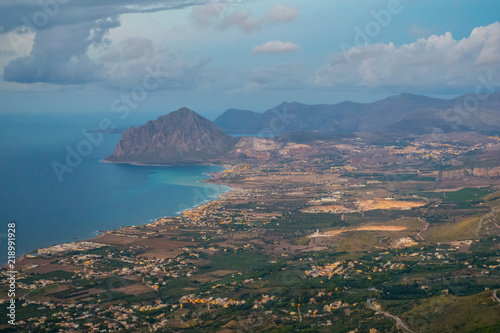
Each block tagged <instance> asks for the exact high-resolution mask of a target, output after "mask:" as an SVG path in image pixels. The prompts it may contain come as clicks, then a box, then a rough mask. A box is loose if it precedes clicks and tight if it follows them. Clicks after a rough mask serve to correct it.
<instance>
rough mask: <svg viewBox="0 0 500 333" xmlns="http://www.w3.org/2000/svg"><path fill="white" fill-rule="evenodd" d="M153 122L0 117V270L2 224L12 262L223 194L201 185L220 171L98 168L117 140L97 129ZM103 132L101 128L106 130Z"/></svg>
mask: <svg viewBox="0 0 500 333" xmlns="http://www.w3.org/2000/svg"><path fill="white" fill-rule="evenodd" d="M159 115H161V114H139V115H135V116H129V117H127V118H126V119H119V118H118V117H117V116H116V115H113V114H111V115H110V114H105V113H104V114H99V113H95V112H91V113H85V114H83V113H82V114H56V113H47V114H41V113H33V114H0V221H1V222H2V226H1V229H0V262H1V263H2V264H4V263H6V262H7V253H8V242H7V241H8V223H15V226H16V227H15V252H16V256H18V257H19V256H20V255H22V254H26V253H29V252H31V251H33V250H36V249H38V248H41V247H47V246H51V245H55V244H60V243H64V242H72V241H78V240H84V239H88V238H92V237H95V236H96V235H98V234H99V233H100V232H103V231H109V230H114V229H117V228H120V227H122V226H131V225H142V224H146V223H149V222H152V221H154V220H156V219H157V218H159V217H162V216H176V215H178V214H179V213H180V212H181V211H183V210H185V209H189V208H192V207H195V206H198V205H200V204H202V203H204V202H208V201H211V200H214V199H216V197H217V196H218V195H220V194H222V193H225V192H227V191H230V190H231V189H230V188H229V187H227V186H223V185H215V184H207V183H203V182H201V181H202V180H204V179H207V178H210V176H209V174H208V173H210V172H217V171H221V170H223V167H221V166H208V165H185V166H137V165H128V164H109V163H103V162H102V161H101V160H102V159H103V158H105V157H106V156H108V155H110V154H112V153H113V152H114V149H115V146H116V144H117V143H118V141H119V140H120V137H121V133H96V132H90V133H89V132H88V131H91V130H94V129H98V128H99V126H100V125H101V126H102V124H108V125H109V124H111V125H112V126H114V127H116V128H128V127H129V126H140V125H141V124H143V123H145V122H146V121H148V120H151V119H156V118H157V117H158V116H159ZM106 126H107V125H106Z"/></svg>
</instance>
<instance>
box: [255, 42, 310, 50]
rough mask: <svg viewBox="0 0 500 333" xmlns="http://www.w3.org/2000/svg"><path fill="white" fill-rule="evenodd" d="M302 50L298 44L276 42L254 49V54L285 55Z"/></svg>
mask: <svg viewBox="0 0 500 333" xmlns="http://www.w3.org/2000/svg"><path fill="white" fill-rule="evenodd" d="M300 49H301V47H300V46H299V45H297V44H294V43H290V42H282V41H280V40H275V41H269V42H267V43H264V44H262V45H259V46H256V47H254V48H253V50H252V53H283V52H293V51H298V50H300Z"/></svg>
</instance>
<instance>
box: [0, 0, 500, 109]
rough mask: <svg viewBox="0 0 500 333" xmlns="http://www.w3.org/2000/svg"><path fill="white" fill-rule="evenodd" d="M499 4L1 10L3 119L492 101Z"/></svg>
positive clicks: (274, 0) (105, 2)
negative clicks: (473, 97) (414, 99)
mask: <svg viewBox="0 0 500 333" xmlns="http://www.w3.org/2000/svg"><path fill="white" fill-rule="evenodd" d="M499 13H500V2H499V1H498V0H482V1H470V0H468V1H465V0H440V1H435V0H363V1H361V0H357V1H345V0H339V1H337V0H289V1H284V0H233V1H231V0H226V1H216V0H213V1H204V0H164V1H161V0H141V1H132V0H121V1H111V0H42V1H38V0H17V1H2V2H0V112H4V113H32V112H67V113H69V112H107V111H109V112H119V110H124V109H125V108H127V109H129V110H133V111H134V112H147V111H161V110H165V113H167V112H170V111H173V110H176V109H178V108H180V107H183V106H186V107H189V108H191V109H193V110H195V111H199V112H200V113H205V114H212V115H213V114H219V113H221V112H223V111H224V110H225V109H228V108H239V109H247V110H254V111H259V112H261V111H264V110H266V109H270V108H272V107H274V106H276V105H278V104H280V103H282V102H284V101H288V102H293V101H296V102H301V103H306V104H322V103H326V104H333V103H338V102H342V101H345V100H351V101H356V102H371V101H375V100H378V99H382V98H384V97H387V96H391V95H398V94H401V93H413V94H422V95H428V96H434V97H442V98H453V97H455V96H458V95H461V94H465V93H474V92H475V91H476V89H478V87H479V86H480V85H483V86H484V81H487V82H489V87H490V88H491V89H494V90H495V91H498V90H500V83H499V82H500V23H499V21H500V14H499Z"/></svg>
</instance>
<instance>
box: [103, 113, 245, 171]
mask: <svg viewBox="0 0 500 333" xmlns="http://www.w3.org/2000/svg"><path fill="white" fill-rule="evenodd" d="M237 141H238V139H236V138H233V137H231V136H229V135H227V134H225V133H224V132H222V131H221V130H220V128H218V127H217V126H216V125H215V124H214V123H212V122H211V121H210V120H208V119H206V118H204V117H202V116H200V115H199V114H197V113H196V112H194V111H192V110H190V109H188V108H181V109H179V110H177V111H174V112H171V113H169V114H167V115H165V116H161V117H159V118H158V119H156V120H151V121H148V122H147V123H146V124H144V125H142V126H140V127H137V128H136V127H130V128H129V129H128V130H127V131H126V132H125V133H123V135H122V138H121V139H120V141H119V142H118V144H117V145H116V149H115V152H114V154H113V155H110V156H108V157H106V159H105V161H106V162H117V163H138V164H179V163H200V162H202V161H206V160H210V159H217V158H218V157H220V156H224V155H225V154H227V153H228V152H229V151H230V150H231V149H232V148H233V147H234V146H235V144H236V142H237Z"/></svg>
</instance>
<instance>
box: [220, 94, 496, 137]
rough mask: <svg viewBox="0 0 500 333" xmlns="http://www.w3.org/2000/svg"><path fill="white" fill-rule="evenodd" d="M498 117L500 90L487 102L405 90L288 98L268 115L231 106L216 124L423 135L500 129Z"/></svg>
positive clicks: (229, 128) (255, 129) (235, 129)
mask: <svg viewBox="0 0 500 333" xmlns="http://www.w3.org/2000/svg"><path fill="white" fill-rule="evenodd" d="M476 101H477V102H478V103H477V104H478V105H477V106H476ZM471 106H472V107H471ZM499 116H500V93H493V94H490V95H487V98H486V99H484V100H479V99H478V98H477V96H475V95H463V96H459V97H457V98H454V99H450V100H445V99H439V98H432V97H427V96H421V95H412V94H401V95H398V96H391V97H388V98H385V99H383V100H380V101H376V102H373V103H354V102H342V103H338V104H333V105H328V104H319V105H307V104H301V103H296V102H293V103H286V102H285V103H282V104H280V105H278V106H276V107H274V108H272V109H269V110H267V111H265V112H263V113H257V112H253V111H247V110H245V111H243V110H235V109H229V110H226V111H225V112H224V113H223V114H222V115H221V116H219V117H218V118H217V119H216V120H215V124H217V125H218V126H219V127H221V128H222V129H223V130H224V132H226V133H238V134H257V133H263V134H273V135H281V134H284V133H291V132H294V131H319V132H322V133H339V134H341V133H354V132H381V133H394V134H401V135H411V134H417V135H418V134H425V133H435V132H436V131H438V132H451V131H469V130H475V131H493V130H498V129H500V117H499Z"/></svg>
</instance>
